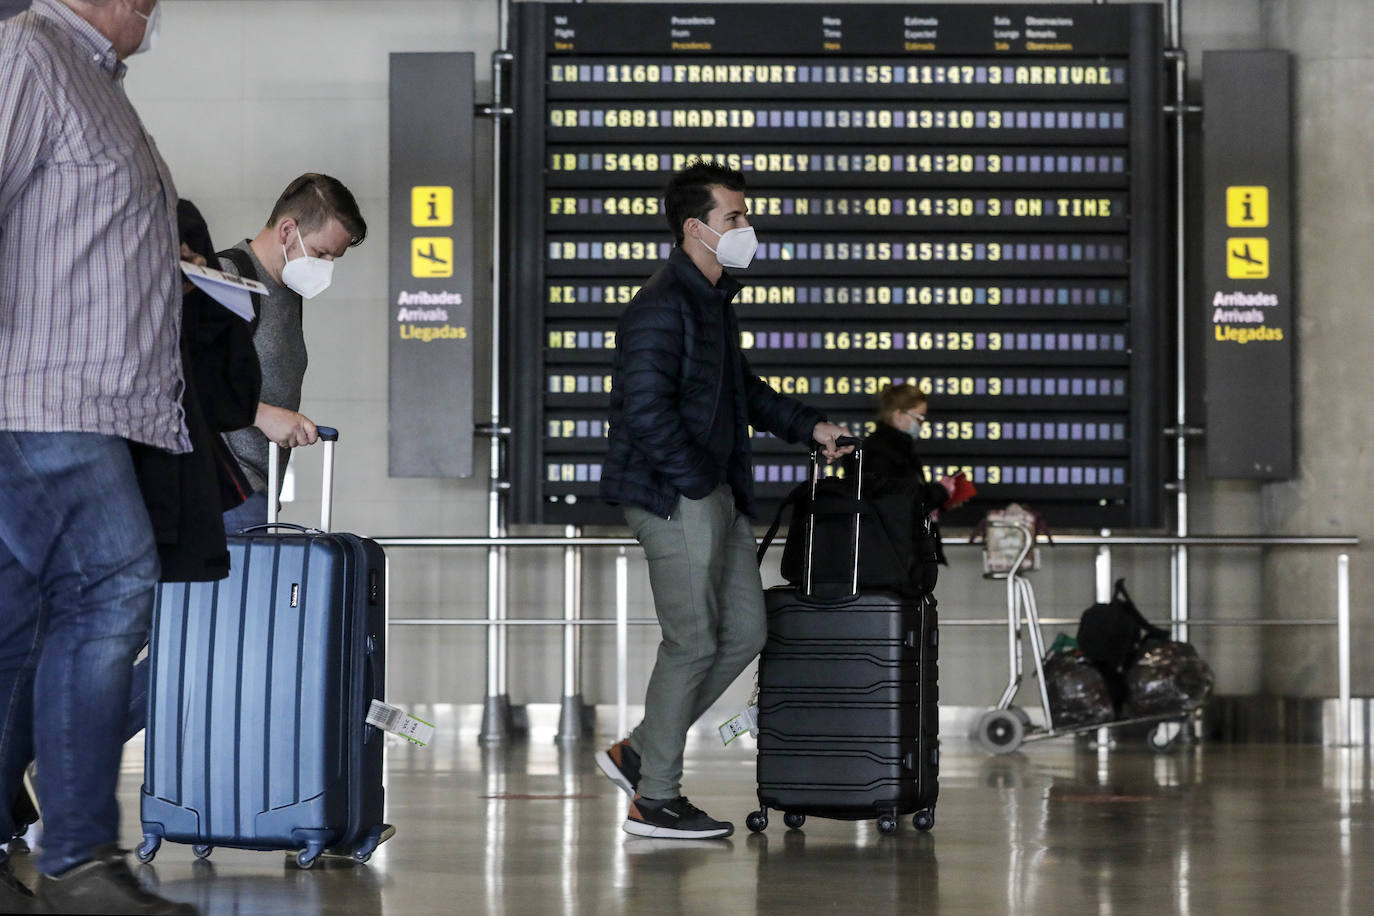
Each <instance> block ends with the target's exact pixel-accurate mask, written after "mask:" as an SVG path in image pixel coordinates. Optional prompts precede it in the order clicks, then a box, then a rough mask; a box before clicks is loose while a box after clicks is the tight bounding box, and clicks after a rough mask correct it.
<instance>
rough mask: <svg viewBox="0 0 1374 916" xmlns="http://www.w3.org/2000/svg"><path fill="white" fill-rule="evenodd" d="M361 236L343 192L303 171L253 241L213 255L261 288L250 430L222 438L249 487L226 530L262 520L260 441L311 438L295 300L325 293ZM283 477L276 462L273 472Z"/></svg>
mask: <svg viewBox="0 0 1374 916" xmlns="http://www.w3.org/2000/svg"><path fill="white" fill-rule="evenodd" d="M366 236H367V223H366V222H364V221H363V217H362V214H361V213H360V212H359V211H358V202H357V201H356V200H355V199H354V198H353V194H352V193H351V192H350V191H349V190H348V188H346V187H344V185H343V183H342V182H340V181H339V180H338V179H336V178H331V177H329V176H328V175H321V174H318V173H315V172H307V173H306V174H304V175H302V176H300V177H299V178H297V179H296V180H295V181H293V182H291V184H289V185H287V187H286V190H285V191H283V192H282V194H281V197H280V198H278V199H277V203H276V206H274V207H273V208H272V215H271V216H270V217H268V220H267V225H266V226H264V227H263V228H262V230H261V231H260V232H259V233H258V234H257V235H256V236H254V237H253V238H251V239H244V240H243V241H242V242H239V243H238V244H237V245H235V246H234V247H233V248H232V249H230V250H229V251H225V252H221V258H220V266H221V268H222V269H223V270H225V271H226V272H228V273H232V274H236V275H241V276H246V277H249V278H251V279H255V280H259V281H261V282H262V283H263V284H264V285H266V286H267V290H268V291H267V293H266V294H264V295H262V296H255V297H254V305H255V307H256V308H257V310H258V318H257V325H256V327H255V328H254V332H253V345H254V347H256V349H257V351H258V361H259V362H260V363H261V364H262V395H261V403H260V404H259V405H258V416H257V419H256V420H255V421H254V424H253V426H250V427H247V428H245V429H240V430H235V431H234V432H232V433H227V434H225V437H224V438H225V441H226V442H228V444H229V450H230V451H231V452H233V453H234V457H235V458H236V459H238V462H239V465H240V467H242V468H243V472H244V474H245V475H246V476H247V477H248V482H249V483H250V484H251V485H252V487H253V494H252V496H250V497H249V498H248V500H247V501H246V502H244V503H243V505H241V506H239V507H238V508H236V509H231V510H229V511H228V512H226V513H225V514H224V526H225V529H226V530H228V531H231V532H232V531H237V530H239V529H240V528H247V527H249V526H250V525H261V524H265V523H266V521H267V443H268V441H269V440H270V441H272V442H275V443H277V444H278V445H280V446H282V447H283V448H286V449H290V448H292V447H294V446H299V445H313V444H314V443H315V442H316V441H317V440H318V438H319V437H318V435H317V434H316V432H315V424H314V423H312V422H311V421H310V419H309V418H308V417H306V416H305V415H304V414H302V413H300V412H299V411H300V406H301V385H302V383H303V382H304V380H305V367H306V348H305V332H304V328H303V326H302V309H303V300H305V299H313V298H315V297H316V296H318V295H319V294H320V293H322V292H324V291H325V289H327V288H328V287H329V285H330V283H331V281H332V280H333V274H334V262H335V260H336V259H338V258H341V257H343V256H344V254H345V253H346V252H347V251H348V249H349V248H352V247H353V246H354V245H358V244H360V243H361V242H362V240H363V239H364V238H365V237H366ZM285 472H286V461H285V460H283V461H282V462H281V466H280V468H279V473H282V474H284V473H285ZM277 483H278V484H280V483H281V481H280V480H278V481H277Z"/></svg>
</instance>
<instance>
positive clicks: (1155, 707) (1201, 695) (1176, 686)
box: [1125, 639, 1214, 716]
mask: <svg viewBox="0 0 1374 916" xmlns="http://www.w3.org/2000/svg"><path fill="white" fill-rule="evenodd" d="M1213 683H1214V679H1213V677H1212V669H1211V668H1210V667H1209V666H1208V665H1207V663H1206V662H1205V661H1203V660H1202V659H1201V658H1200V657H1199V656H1198V654H1197V650H1196V649H1194V648H1193V647H1192V646H1191V645H1190V644H1188V643H1186V642H1179V641H1177V640H1173V639H1149V640H1146V641H1145V643H1144V644H1143V645H1142V646H1141V648H1140V651H1139V652H1138V654H1137V655H1136V658H1135V662H1134V663H1133V664H1132V665H1131V667H1130V668H1128V669H1126V709H1125V712H1126V715H1128V716H1156V715H1165V714H1167V713H1173V712H1188V711H1190V710H1194V709H1198V708H1199V707H1201V706H1202V705H1203V704H1204V703H1206V702H1207V700H1208V698H1210V697H1211V695H1212V686H1213Z"/></svg>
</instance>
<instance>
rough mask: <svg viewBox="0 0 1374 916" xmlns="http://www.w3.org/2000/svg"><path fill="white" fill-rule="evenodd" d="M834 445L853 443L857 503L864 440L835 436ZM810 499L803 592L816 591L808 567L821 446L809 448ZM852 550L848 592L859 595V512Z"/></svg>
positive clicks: (819, 474) (862, 481) (862, 478)
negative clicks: (851, 567)
mask: <svg viewBox="0 0 1374 916" xmlns="http://www.w3.org/2000/svg"><path fill="white" fill-rule="evenodd" d="M835 444H836V445H838V446H839V447H840V448H844V447H845V446H847V445H852V446H854V456H855V458H856V461H855V467H854V501H855V502H858V501H859V500H860V499H862V498H863V487H864V450H863V442H862V440H860V439H859V438H858V437H856V436H836V437H835ZM809 476H810V484H811V502H810V511H809V512H807V514H806V551H805V556H804V557H803V558H802V582H803V588H804V589H805V591H804V592H803V594H806V595H812V594H815V591H814V583H813V581H812V574H811V567H812V559H813V558H812V554H813V553H814V552H815V541H816V511H815V509H816V486H817V484H819V483H820V479H821V449H820V447H819V446H817V447H815V448H812V449H811V467H810V475H809ZM851 546H852V550H851V553H852V554H853V557H854V567H853V569H852V571H851V572H850V575H849V592H850V594H851V595H857V594H859V513H857V512H855V513H854V536H853V542H852V545H851Z"/></svg>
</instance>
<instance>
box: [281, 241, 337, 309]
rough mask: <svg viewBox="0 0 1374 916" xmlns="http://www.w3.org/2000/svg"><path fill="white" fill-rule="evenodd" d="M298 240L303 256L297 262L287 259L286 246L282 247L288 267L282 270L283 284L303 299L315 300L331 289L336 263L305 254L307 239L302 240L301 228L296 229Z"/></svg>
mask: <svg viewBox="0 0 1374 916" xmlns="http://www.w3.org/2000/svg"><path fill="white" fill-rule="evenodd" d="M296 240H297V241H298V242H300V243H301V256H300V257H299V258H296V260H294V261H293V260H291V259H290V258H289V257H287V254H286V246H285V245H283V246H281V253H282V257H284V258H286V259H287V260H286V266H285V267H283V268H282V269H281V282H282V283H285V284H286V286H287V287H288V288H289V289H291V290H293V291H294V292H296V293H297V294H299V295H300V296H301V298H303V299H314V298H315V297H316V296H318V295H319V294H320V293H322V292H324V291H325V290H327V289H329V283H330V281H331V280H333V279H334V262H333V261H326V260H325V259H324V258H312V257H311V256H310V255H308V254H306V253H305V239H303V238H301V227H300V226H297V227H296Z"/></svg>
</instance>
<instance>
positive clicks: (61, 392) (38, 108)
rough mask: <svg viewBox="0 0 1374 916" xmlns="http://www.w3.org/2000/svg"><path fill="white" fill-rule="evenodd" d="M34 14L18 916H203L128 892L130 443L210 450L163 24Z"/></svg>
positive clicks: (138, 507)
mask: <svg viewBox="0 0 1374 916" xmlns="http://www.w3.org/2000/svg"><path fill="white" fill-rule="evenodd" d="M26 5H27V6H28V7H29V8H28V9H27V10H26V11H24V12H21V13H19V14H18V15H14V16H6V17H5V18H4V19H3V21H0V392H3V397H0V596H3V597H0V715H3V717H4V721H3V723H0V787H3V789H4V791H5V792H6V793H9V794H10V797H0V838H3V839H5V840H7V839H8V838H9V837H10V836H11V834H12V833H13V830H14V828H15V826H16V825H15V824H14V822H13V815H12V813H11V810H10V801H11V798H12V797H13V794H14V793H15V792H17V789H18V786H19V785H20V781H21V779H22V775H23V771H24V766H25V765H26V764H27V763H28V761H29V760H31V759H34V758H35V757H36V760H37V766H38V770H37V789H38V796H39V801H40V803H41V806H42V811H43V840H42V846H41V855H40V856H39V857H38V861H37V863H36V864H37V869H38V872H39V877H38V884H37V899H36V900H35V899H34V895H32V894H30V893H29V891H28V889H27V888H25V887H24V885H23V884H22V883H21V882H20V881H19V880H18V879H17V878H16V877H15V875H14V872H13V870H12V868H11V865H10V862H9V860H8V858H7V857H4V856H0V911H3V912H8V913H25V912H45V913H113V912H119V913H194V912H195V909H194V908H193V907H191V906H189V905H187V904H178V903H173V902H172V901H170V900H166V899H164V898H163V897H160V896H157V895H155V894H150V893H148V892H147V891H145V890H144V889H143V888H142V887H141V886H140V885H139V883H138V880H137V879H136V878H135V877H134V876H133V874H132V872H130V871H129V867H128V864H127V862H126V861H125V856H124V853H123V851H121V850H120V848H119V843H118V840H119V824H120V818H119V806H118V803H117V801H116V796H115V789H116V786H117V785H118V779H119V762H120V754H121V751H122V749H123V726H122V722H121V720H122V719H123V717H124V710H125V708H126V707H127V705H128V703H129V678H130V672H131V671H132V670H133V661H134V657H135V656H136V655H137V654H138V651H139V649H140V647H141V646H142V645H143V644H144V643H145V642H146V641H147V638H148V625H149V620H150V618H151V614H152V609H153V594H154V587H155V585H156V583H157V580H158V555H157V549H156V545H155V543H154V535H153V530H152V525H151V523H150V521H149V518H148V511H147V509H146V508H144V505H143V499H142V496H141V494H140V492H139V488H138V481H137V479H136V477H135V472H134V468H133V463H132V460H131V458H130V454H129V443H131V442H135V443H142V444H143V445H147V446H151V447H153V448H158V449H162V450H164V451H168V452H172V453H174V454H184V453H186V452H188V451H189V450H190V447H191V445H190V441H189V438H188V436H187V432H186V427H185V424H184V422H183V420H184V418H183V412H182V408H181V394H182V390H183V377H182V373H181V355H180V346H179V336H180V329H181V327H180V324H181V287H180V277H179V273H178V270H177V260H178V249H179V245H178V241H177V219H176V203H177V191H176V188H175V187H174V186H173V183H172V178H171V175H170V174H169V172H168V170H167V165H166V163H165V162H163V160H162V158H161V156H159V155H158V152H157V147H156V146H155V145H154V143H153V142H152V138H150V137H149V136H148V135H147V133H146V131H145V130H144V128H143V124H142V122H141V121H140V120H139V117H138V114H137V113H136V112H135V111H134V109H133V106H132V105H131V104H130V102H129V99H128V97H127V96H126V95H125V93H124V74H125V71H126V67H125V65H124V60H125V59H126V58H128V57H129V56H131V55H133V54H136V53H138V52H139V51H145V50H148V49H149V48H150V47H151V46H152V44H153V42H154V39H155V36H156V34H157V22H158V19H159V13H160V9H161V4H160V3H159V2H158V0H32V3H31V4H26ZM5 6H6V7H10V8H12V7H13V6H14V4H13V3H8V4H5ZM6 11H7V10H6ZM11 848H13V847H11Z"/></svg>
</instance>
